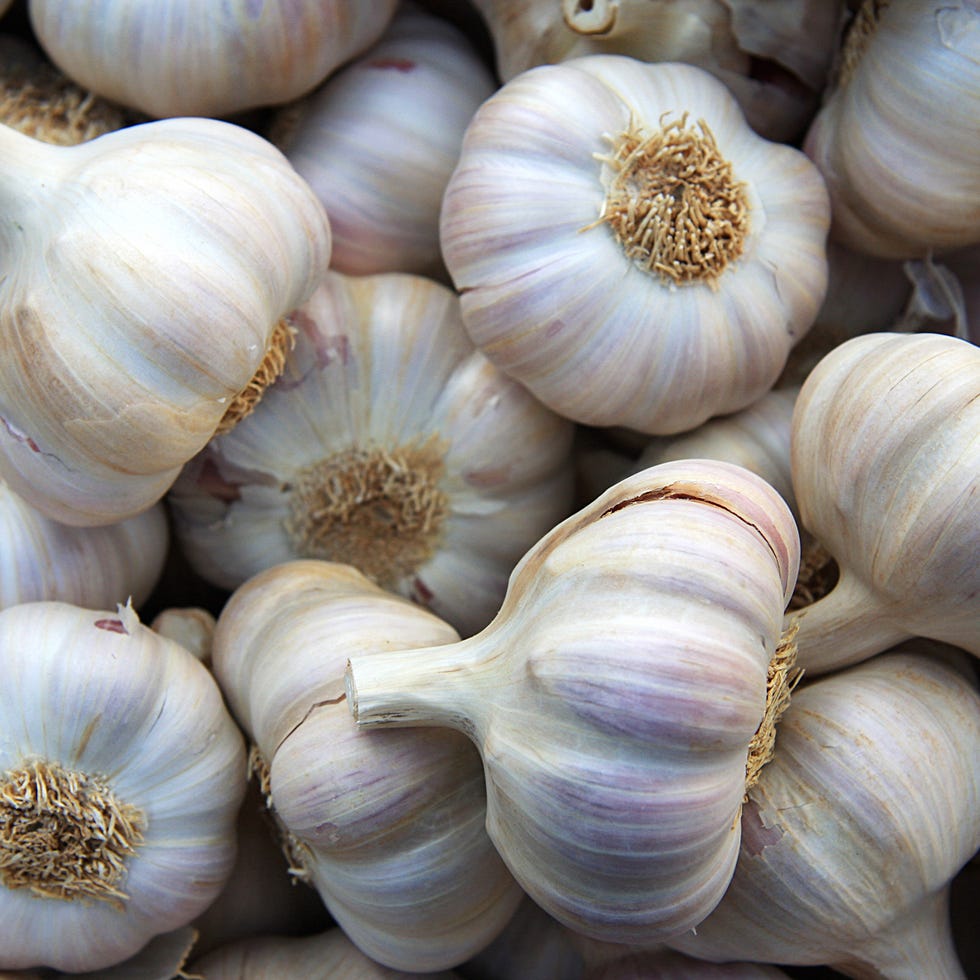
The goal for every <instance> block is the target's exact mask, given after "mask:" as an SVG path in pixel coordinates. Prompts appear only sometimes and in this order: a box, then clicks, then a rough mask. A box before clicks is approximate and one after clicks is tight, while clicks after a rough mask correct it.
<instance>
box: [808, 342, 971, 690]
mask: <svg viewBox="0 0 980 980" xmlns="http://www.w3.org/2000/svg"><path fill="white" fill-rule="evenodd" d="M978 433H980V348H977V347H975V346H974V345H973V344H970V343H967V342H966V341H964V340H958V339H957V338H955V337H948V336H943V335H939V334H928V333H923V334H897V333H875V334H867V335H865V336H862V337H855V338H853V339H851V340H848V341H846V342H845V343H844V344H841V345H840V346H839V347H837V348H835V349H834V350H833V351H831V352H830V353H829V354H827V355H826V356H825V357H824V358H823V359H822V360H821V361H820V362H819V363H818V364H817V366H816V367H815V368H814V369H813V371H812V372H811V374H810V375H809V377H808V378H807V379H806V381H805V382H804V383H803V386H802V388H801V390H800V394H799V397H798V398H797V402H796V408H795V410H794V416H793V431H792V436H791V440H792V471H793V486H794V488H795V490H796V499H797V503H798V505H799V510H800V518H801V521H802V524H803V526H804V527H805V528H806V529H807V530H808V531H809V532H810V533H812V534H813V536H814V537H815V538H816V539H817V540H818V541H819V542H820V543H821V544H822V545H823V546H824V547H825V548H826V549H827V551H828V552H830V554H831V555H832V556H833V558H834V559H835V560H836V562H837V565H838V566H839V579H838V582H837V584H836V585H835V586H834V588H833V589H832V590H831V591H830V592H829V593H828V594H827V595H826V596H824V597H823V598H821V599H818V600H817V601H816V602H814V603H812V604H811V605H808V606H804V607H803V608H802V609H801V610H798V611H796V612H794V613H793V617H794V618H795V619H796V620H797V621H798V624H799V633H798V634H797V644H798V648H799V662H800V665H801V666H802V667H804V668H805V670H806V672H807V673H808V674H811V675H813V674H817V673H819V672H822V671H827V670H833V669H835V668H838V667H842V666H846V665H847V664H850V663H856V662H858V661H859V660H862V659H864V658H866V657H870V656H872V655H873V654H876V653H880V652H881V651H883V650H885V649H887V648H888V647H890V646H893V645H894V644H896V643H899V642H900V641H902V640H904V639H906V638H908V637H910V636H926V637H931V638H932V639H934V640H939V641H942V642H944V643H950V644H952V645H954V646H959V647H962V648H963V649H964V650H968V651H971V652H972V653H974V654H976V655H978V656H980V630H978V624H980V564H978V562H977V549H978V543H980V538H978V533H980V532H978V529H980V494H978V493H977V485H978V479H980V477H978V474H980V439H978Z"/></svg>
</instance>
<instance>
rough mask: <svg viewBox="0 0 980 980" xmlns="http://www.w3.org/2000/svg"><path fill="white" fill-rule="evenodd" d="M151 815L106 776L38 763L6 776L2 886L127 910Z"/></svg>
mask: <svg viewBox="0 0 980 980" xmlns="http://www.w3.org/2000/svg"><path fill="white" fill-rule="evenodd" d="M145 823H146V816H145V814H144V813H143V812H142V811H141V810H140V809H139V808H137V807H134V806H131V805H130V804H128V803H125V802H123V801H121V800H119V799H117V798H116V796H115V795H114V794H113V792H112V790H111V789H109V787H108V786H106V785H105V784H104V783H103V781H102V780H101V779H99V777H97V776H94V775H90V774H88V773H85V772H80V771H75V770H71V769H65V768H63V767H62V766H60V765H59V764H57V763H53V762H46V761H41V760H34V761H32V762H29V763H24V764H22V765H20V766H18V767H17V768H15V769H12V770H8V771H7V772H5V773H2V774H0V884H3V886H4V887H6V888H10V889H15V888H29V889H30V890H31V891H32V892H33V893H34V894H35V895H41V896H45V897H48V898H58V899H63V900H67V901H74V900H86V899H98V900H101V901H108V902H111V903H113V904H115V905H117V906H119V907H122V904H123V903H124V901H125V900H126V899H127V898H128V897H129V896H128V895H127V894H126V893H125V892H124V891H122V885H123V883H124V879H125V877H126V870H127V859H128V858H129V857H130V855H132V854H134V853H135V851H136V849H137V848H138V847H139V845H140V844H141V843H142V840H143V827H144V825H145Z"/></svg>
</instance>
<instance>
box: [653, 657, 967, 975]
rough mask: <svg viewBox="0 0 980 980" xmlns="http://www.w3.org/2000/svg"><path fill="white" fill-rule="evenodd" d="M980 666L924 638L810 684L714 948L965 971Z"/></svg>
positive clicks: (857, 971)
mask: <svg viewBox="0 0 980 980" xmlns="http://www.w3.org/2000/svg"><path fill="white" fill-rule="evenodd" d="M978 763H980V697H978V694H977V690H976V685H975V679H974V677H973V676H967V673H966V672H964V671H963V670H962V669H960V667H959V666H958V665H956V664H950V663H946V662H944V661H943V660H942V659H940V658H938V657H935V656H933V655H932V654H931V652H927V653H922V652H920V651H919V650H918V649H917V648H916V646H915V644H914V643H913V644H908V645H906V646H905V647H903V648H900V649H895V650H893V651H891V652H888V653H883V654H881V655H880V656H877V657H874V658H872V659H870V660H867V661H865V662H863V663H860V664H857V665H855V666H853V667H849V668H847V669H845V670H842V671H839V672H838V673H836V674H833V675H830V676H828V677H821V678H819V679H818V680H815V681H811V682H809V683H806V684H804V685H802V686H800V687H798V688H797V690H796V691H795V692H794V694H793V703H792V704H791V705H790V707H789V709H788V710H787V711H786V713H785V714H784V715H783V717H782V719H781V721H780V723H779V731H778V737H777V748H776V752H775V755H774V757H773V760H772V762H771V763H770V764H769V765H768V766H767V767H766V768H765V769H764V770H763V771H762V774H761V776H760V778H759V782H758V783H757V784H756V786H755V788H754V789H752V790H750V791H749V800H748V803H747V804H746V806H745V808H744V809H743V813H742V845H741V852H740V855H739V860H738V865H737V867H736V870H735V875H734V878H733V879H732V883H731V886H730V887H729V890H728V892H727V893H726V894H725V897H724V898H723V899H722V901H721V903H720V904H719V905H718V907H717V908H716V909H715V911H714V912H713V913H712V914H711V915H710V916H708V918H707V919H705V920H704V921H703V922H702V923H701V924H700V925H699V926H698V927H697V930H696V932H692V933H689V934H688V935H686V936H684V937H681V938H678V939H672V940H670V945H671V946H673V947H675V948H677V949H679V950H681V951H683V952H686V953H688V954H690V955H693V956H698V957H700V958H704V959H709V960H714V961H721V960H724V959H742V958H745V959H756V960H762V961H765V962H773V963H781V964H786V965H789V964H793V965H817V964H824V965H829V966H832V967H833V968H834V969H836V970H839V971H841V972H843V973H844V974H845V975H847V976H852V977H869V976H883V977H899V976H902V977H906V976H907V977H950V978H954V977H960V976H963V974H962V970H961V969H960V967H959V964H958V962H957V958H956V954H955V952H954V949H953V945H952V939H951V935H950V924H949V917H948V912H947V901H948V885H949V881H950V880H951V879H952V877H953V876H954V875H955V874H956V872H957V871H958V870H959V868H961V867H962V866H963V864H965V862H966V861H968V860H969V859H970V857H971V856H972V855H973V854H974V853H975V852H976V850H977V847H978V846H980V768H978Z"/></svg>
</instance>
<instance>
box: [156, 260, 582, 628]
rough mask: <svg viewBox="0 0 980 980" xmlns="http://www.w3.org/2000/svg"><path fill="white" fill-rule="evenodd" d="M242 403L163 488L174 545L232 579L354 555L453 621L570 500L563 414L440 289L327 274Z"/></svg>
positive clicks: (353, 560)
mask: <svg viewBox="0 0 980 980" xmlns="http://www.w3.org/2000/svg"><path fill="white" fill-rule="evenodd" d="M289 322H290V324H291V325H292V326H293V327H294V328H295V331H296V335H295V347H294V348H293V350H292V351H291V352H289V354H288V355H287V357H286V365H285V371H284V374H283V376H282V377H281V378H280V380H279V381H278V382H277V383H276V384H275V385H273V386H272V388H270V389H269V391H268V393H267V395H266V397H265V399H264V400H263V402H262V403H261V404H260V405H259V406H258V408H257V409H256V410H255V412H254V413H253V414H252V415H251V416H250V417H249V418H247V419H245V420H243V421H242V422H240V423H239V424H238V425H237V426H236V427H235V429H233V430H232V431H231V432H229V433H227V434H226V435H222V436H219V437H217V438H215V439H212V440H211V442H210V443H209V444H208V445H207V447H206V448H205V449H204V450H203V452H201V453H200V454H198V455H197V456H196V457H195V458H194V459H193V460H191V461H190V462H189V463H188V464H187V465H186V466H185V468H184V471H183V472H182V474H181V476H180V479H179V480H177V482H176V483H175V485H174V487H173V489H172V491H171V492H170V494H169V495H168V498H167V499H168V502H169V503H170V505H171V510H172V513H173V515H174V527H175V531H176V534H177V537H178V540H179V542H180V546H181V550H182V551H183V553H184V554H185V555H186V556H187V558H188V561H189V562H190V563H191V564H192V566H193V567H194V568H195V569H196V570H197V572H198V573H199V574H200V575H202V576H203V577H204V578H206V579H208V580H209V581H212V582H214V583H216V584H218V585H220V586H222V587H225V588H235V587H237V586H238V585H239V584H241V583H242V582H243V581H245V579H246V578H248V577H250V576H251V575H254V574H256V573H257V572H259V571H261V570H262V569H265V568H269V567H270V566H272V565H275V564H278V563H279V562H283V561H289V560H292V559H296V558H319V559H324V560H328V561H337V562H342V563H347V564H351V565H354V566H356V567H357V568H359V569H360V570H361V571H362V572H364V574H365V575H367V576H368V577H369V578H371V579H372V580H373V581H375V582H377V583H378V584H380V585H382V586H383V587H385V588H388V589H391V590H392V591H395V592H398V593H400V594H402V595H405V596H408V597H409V598H412V599H414V600H416V601H417V602H419V603H421V604H423V605H425V606H428V607H430V608H431V609H433V610H434V611H435V612H436V613H438V614H439V615H440V616H442V617H443V618H444V619H446V620H448V621H449V622H450V623H452V624H453V626H455V627H456V628H457V629H458V630H459V631H460V632H463V633H473V632H475V631H476V630H478V629H480V628H482V627H483V626H485V625H486V624H487V623H488V622H489V621H490V619H491V618H492V617H493V615H494V613H496V611H497V608H498V606H499V605H500V602H501V600H502V599H503V595H504V591H505V589H506V584H507V576H508V575H509V574H510V572H511V569H512V568H513V567H514V565H515V564H516V563H517V560H518V559H519V558H520V557H521V555H522V554H523V553H524V551H526V550H527V548H529V547H530V545H531V544H533V542H534V541H535V540H537V538H539V537H540V536H541V535H542V534H544V533H545V531H547V530H549V529H550V528H551V527H553V526H554V525H555V524H556V523H557V522H558V521H559V520H561V519H562V518H564V517H566V516H567V515H568V513H569V512H570V510H571V499H572V468H571V441H572V430H573V426H572V424H571V423H570V422H569V421H568V420H566V419H562V418H560V417H558V416H557V415H555V413H553V412H551V411H549V410H548V409H546V408H545V407H544V406H542V405H541V404H540V403H539V402H537V401H536V400H535V399H534V398H533V397H532V396H531V395H529V394H528V392H527V391H526V390H525V389H524V388H523V387H521V386H520V385H519V384H517V383H516V382H515V381H513V380H511V379H510V378H508V377H506V376H505V375H503V374H502V373H501V372H500V371H498V370H497V369H496V368H495V367H494V366H493V365H492V364H491V363H490V362H489V361H488V360H487V359H486V358H485V357H484V356H483V355H482V354H481V353H480V352H479V351H477V350H474V348H473V345H472V344H471V343H470V341H469V339H468V337H467V336H466V332H465V330H464V329H463V326H462V323H461V320H460V312H459V300H458V298H457V297H456V296H455V295H454V294H453V292H452V290H450V289H448V288H447V287H445V286H442V285H440V284H439V283H436V282H434V281H432V280H429V279H425V278H423V277H421V276H411V275H403V274H398V273H385V274H379V275H377V276H360V277H357V276H345V275H343V274H341V273H336V272H330V273H328V274H327V275H326V277H325V279H324V282H323V284H322V285H321V286H320V288H318V289H317V291H316V292H315V293H314V294H313V296H312V297H311V298H310V300H309V301H308V302H307V303H305V304H303V306H302V307H300V308H299V309H298V310H296V311H295V312H294V313H293V314H292V315H291V317H290V320H289Z"/></svg>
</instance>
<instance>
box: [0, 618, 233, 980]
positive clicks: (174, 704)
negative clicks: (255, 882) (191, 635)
mask: <svg viewBox="0 0 980 980" xmlns="http://www.w3.org/2000/svg"><path fill="white" fill-rule="evenodd" d="M0 673H2V675H3V678H4V683H3V684H2V685H0V774H2V773H5V772H8V771H10V770H14V769H16V768H17V767H19V766H21V765H23V764H24V763H25V762H30V761H32V760H37V759H39V760H42V761H46V762H48V763H55V764H58V765H61V766H63V767H64V768H66V769H69V770H72V769H74V770H79V771H82V772H86V773H89V774H98V775H99V776H101V777H102V778H104V779H105V780H106V781H107V783H108V785H109V787H110V788H111V790H112V792H113V793H114V794H115V796H116V797H117V798H119V799H120V800H122V801H123V802H125V803H128V804H130V805H132V806H136V807H138V808H139V809H140V810H142V811H143V812H144V814H145V817H146V827H145V829H144V832H143V836H144V839H143V842H142V843H141V844H140V845H139V847H138V849H137V851H136V853H135V854H134V855H132V856H130V857H129V858H128V859H127V873H126V876H125V878H124V879H123V882H122V887H123V890H124V891H125V892H126V893H127V894H128V895H129V898H128V900H126V901H125V903H124V904H123V906H122V908H117V907H114V906H112V905H110V904H108V903H106V902H103V901H85V902H83V901H67V900H61V899H52V898H44V897H38V896H35V895H33V894H32V893H31V892H29V891H28V890H27V889H26V888H16V889H13V888H9V887H6V886H5V885H2V884H0V968H2V969H21V968H26V967H33V966H41V965H45V966H50V967H53V968H55V969H58V970H65V971H69V972H71V971H75V972H79V971H84V970H96V969H100V968H104V967H108V966H110V965H112V964H114V963H118V962H120V961H122V960H124V959H126V958H127V957H128V956H131V955H133V954H134V953H136V952H137V950H139V949H140V948H141V947H142V946H143V945H144V944H145V943H146V942H147V941H148V940H149V939H151V938H152V937H153V936H156V935H158V934H160V933H163V932H167V931H170V930H172V929H175V928H177V927H179V926H183V925H186V924H187V923H189V922H190V921H191V920H192V919H193V918H194V916H195V915H197V914H198V913H199V912H201V911H202V910H203V909H204V908H206V907H207V906H208V905H209V904H210V903H211V902H212V901H213V900H214V898H215V897H216V895H217V894H218V892H219V891H220V889H221V887H222V885H223V884H224V881H225V879H226V878H227V876H228V875H229V873H230V872H231V868H232V864H233V861H234V858H235V848H236V838H235V817H236V814H237V811H238V807H239V806H240V804H241V801H242V798H243V796H244V793H245V786H246V779H245V777H246V763H245V747H244V743H243V740H242V736H241V733H240V732H239V730H238V728H237V726H236V725H235V723H234V722H233V720H232V718H231V716H230V715H229V713H228V711H227V709H226V708H225V706H224V702H223V700H222V697H221V692H220V691H219V689H218V686H217V684H216V683H215V682H214V679H213V678H212V676H211V675H210V673H209V672H208V671H207V669H206V668H204V667H203V666H201V664H200V663H198V661H197V660H195V659H194V657H193V656H192V655H191V654H190V653H188V652H187V651H186V650H184V649H183V648H181V647H180V646H178V645H177V644H176V643H174V642H172V641H171V640H168V639H166V638H165V637H161V636H159V635H157V634H156V633H154V632H153V631H152V630H150V629H149V628H148V627H146V626H143V625H142V624H140V622H139V620H138V618H137V616H136V614H135V613H134V612H133V610H132V609H131V608H122V607H120V608H119V611H118V613H115V612H103V611H98V610H85V609H81V608H79V607H76V606H72V605H69V604H67V603H59V602H39V603H23V604H21V605H18V606H13V607H11V608H9V609H5V610H3V611H2V612H0Z"/></svg>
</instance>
